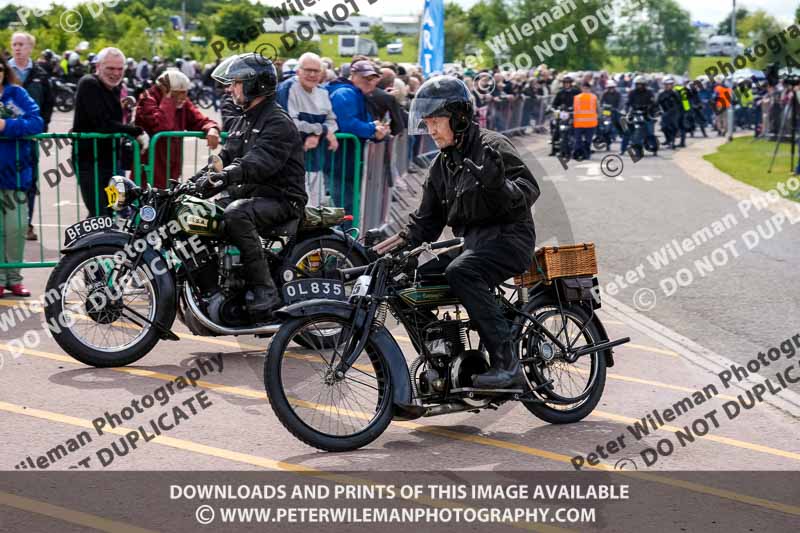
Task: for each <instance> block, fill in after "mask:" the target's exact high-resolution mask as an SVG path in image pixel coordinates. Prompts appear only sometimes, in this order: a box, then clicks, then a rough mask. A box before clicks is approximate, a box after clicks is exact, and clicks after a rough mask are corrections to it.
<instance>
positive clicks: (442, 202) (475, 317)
mask: <svg viewBox="0 0 800 533" xmlns="http://www.w3.org/2000/svg"><path fill="white" fill-rule="evenodd" d="M408 127H409V135H421V134H430V135H431V136H432V137H433V140H434V142H435V143H436V145H437V147H438V148H439V150H440V152H439V154H438V155H437V157H436V159H435V160H434V161H433V164H432V166H431V169H430V173H429V176H428V179H427V180H426V182H425V188H424V191H423V195H422V201H421V202H420V206H419V208H418V209H417V211H416V212H415V213H414V214H412V215H411V221H410V223H409V225H408V226H407V227H406V229H405V230H403V231H401V232H400V233H399V234H397V235H394V236H392V237H390V238H388V239H386V240H384V241H382V242H381V243H379V244H378V245H377V246H376V247H375V251H376V252H377V253H379V254H384V253H387V252H389V251H392V250H394V249H397V248H400V247H402V246H406V245H410V246H416V245H419V244H421V243H423V242H431V241H435V240H436V239H438V238H439V236H440V235H441V233H442V230H443V229H444V227H445V226H451V227H452V228H453V233H454V234H455V235H456V236H463V237H464V251H463V252H462V253H461V254H460V255H459V256H458V257H456V258H455V259H452V261H450V262H449V264H447V266H446V268H445V269H444V273H445V276H446V277H447V280H448V282H449V284H450V287H451V290H452V291H453V292H454V293H455V294H456V295H457V296H458V297H459V299H460V300H461V302H462V304H463V305H464V308H465V309H466V310H467V312H468V314H469V317H470V321H471V322H472V323H473V324H475V327H476V329H477V330H478V332H479V333H480V336H481V339H482V341H483V343H484V345H485V346H486V348H487V350H488V352H489V355H490V359H491V364H492V367H491V369H490V370H489V371H488V372H486V373H484V374H481V375H478V376H473V385H474V386H475V387H480V388H498V389H502V388H509V387H512V386H514V385H521V384H524V383H525V380H524V376H523V375H522V372H521V371H520V364H519V359H518V358H517V356H516V354H515V349H514V346H513V344H512V342H511V341H510V340H509V339H510V331H509V324H508V323H507V321H506V320H505V319H504V317H503V315H502V313H501V310H500V307H499V306H498V304H497V302H496V301H495V299H494V295H493V293H492V288H493V287H495V286H497V285H498V284H500V283H501V282H503V281H505V280H506V279H508V278H509V277H511V276H513V275H514V274H519V273H521V272H523V271H525V270H526V269H527V268H529V267H530V264H531V262H532V260H533V250H534V244H535V241H536V232H535V229H534V225H533V217H532V216H531V206H532V205H533V203H534V202H535V201H536V199H537V198H538V197H539V186H538V184H537V183H536V179H535V178H534V177H533V175H532V174H531V172H530V170H529V169H528V168H527V167H526V166H525V163H524V162H523V161H522V159H521V158H520V156H519V154H518V153H517V150H516V148H514V146H513V145H512V144H511V143H510V142H509V140H508V139H507V138H506V137H505V136H503V135H501V134H499V133H495V132H493V131H489V130H485V129H481V128H479V127H478V124H477V123H476V122H475V114H474V106H473V102H472V98H471V96H470V93H469V89H468V88H467V86H466V85H465V84H464V82H462V81H461V80H459V79H458V78H455V77H453V76H437V77H434V78H431V79H430V80H428V81H427V82H425V83H424V84H423V85H422V86H421V87H420V88H419V90H418V91H417V93H416V96H415V98H414V100H413V102H412V104H411V109H410V111H409V125H408ZM439 263H440V264H442V265H443V264H444V263H446V261H445V260H441V261H439Z"/></svg>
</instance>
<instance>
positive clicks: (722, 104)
mask: <svg viewBox="0 0 800 533" xmlns="http://www.w3.org/2000/svg"><path fill="white" fill-rule="evenodd" d="M714 92H715V93H717V104H716V107H717V110H718V111H720V110H723V109H728V108H729V107H730V105H731V100H733V98H732V92H733V91H731V90H730V88H728V87H723V86H722V85H717V86H716V87H714Z"/></svg>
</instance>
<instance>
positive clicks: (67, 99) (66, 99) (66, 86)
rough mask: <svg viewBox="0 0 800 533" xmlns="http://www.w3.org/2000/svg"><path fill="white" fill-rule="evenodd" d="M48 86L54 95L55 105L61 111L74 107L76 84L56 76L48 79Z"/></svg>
mask: <svg viewBox="0 0 800 533" xmlns="http://www.w3.org/2000/svg"><path fill="white" fill-rule="evenodd" d="M50 87H51V90H52V91H53V95H54V97H55V107H56V109H58V110H59V111H61V112H62V113H69V112H70V111H72V110H73V109H75V91H76V87H77V86H76V85H75V84H74V83H68V82H65V81H61V80H59V79H58V78H51V79H50Z"/></svg>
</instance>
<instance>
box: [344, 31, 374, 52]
mask: <svg viewBox="0 0 800 533" xmlns="http://www.w3.org/2000/svg"><path fill="white" fill-rule="evenodd" d="M339 55H340V56H347V57H352V56H355V55H362V56H377V55H378V44H377V43H376V42H375V41H373V40H372V39H367V38H366V37H361V36H358V35H340V36H339Z"/></svg>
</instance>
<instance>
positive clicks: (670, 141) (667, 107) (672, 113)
mask: <svg viewBox="0 0 800 533" xmlns="http://www.w3.org/2000/svg"><path fill="white" fill-rule="evenodd" d="M674 88H675V79H674V78H673V77H672V76H667V77H666V78H664V90H662V91H661V92H660V93H659V95H658V98H657V102H658V106H659V107H660V108H661V111H662V113H661V131H663V132H664V137H665V142H666V144H667V146H668V147H670V148H672V149H673V150H674V149H675V137H676V136H677V135H678V128H679V127H680V126H679V123H680V117H681V107H682V106H683V103H682V102H681V99H680V96H678V94H677V93H676V92H675V89H674ZM684 146H685V137H684Z"/></svg>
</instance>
